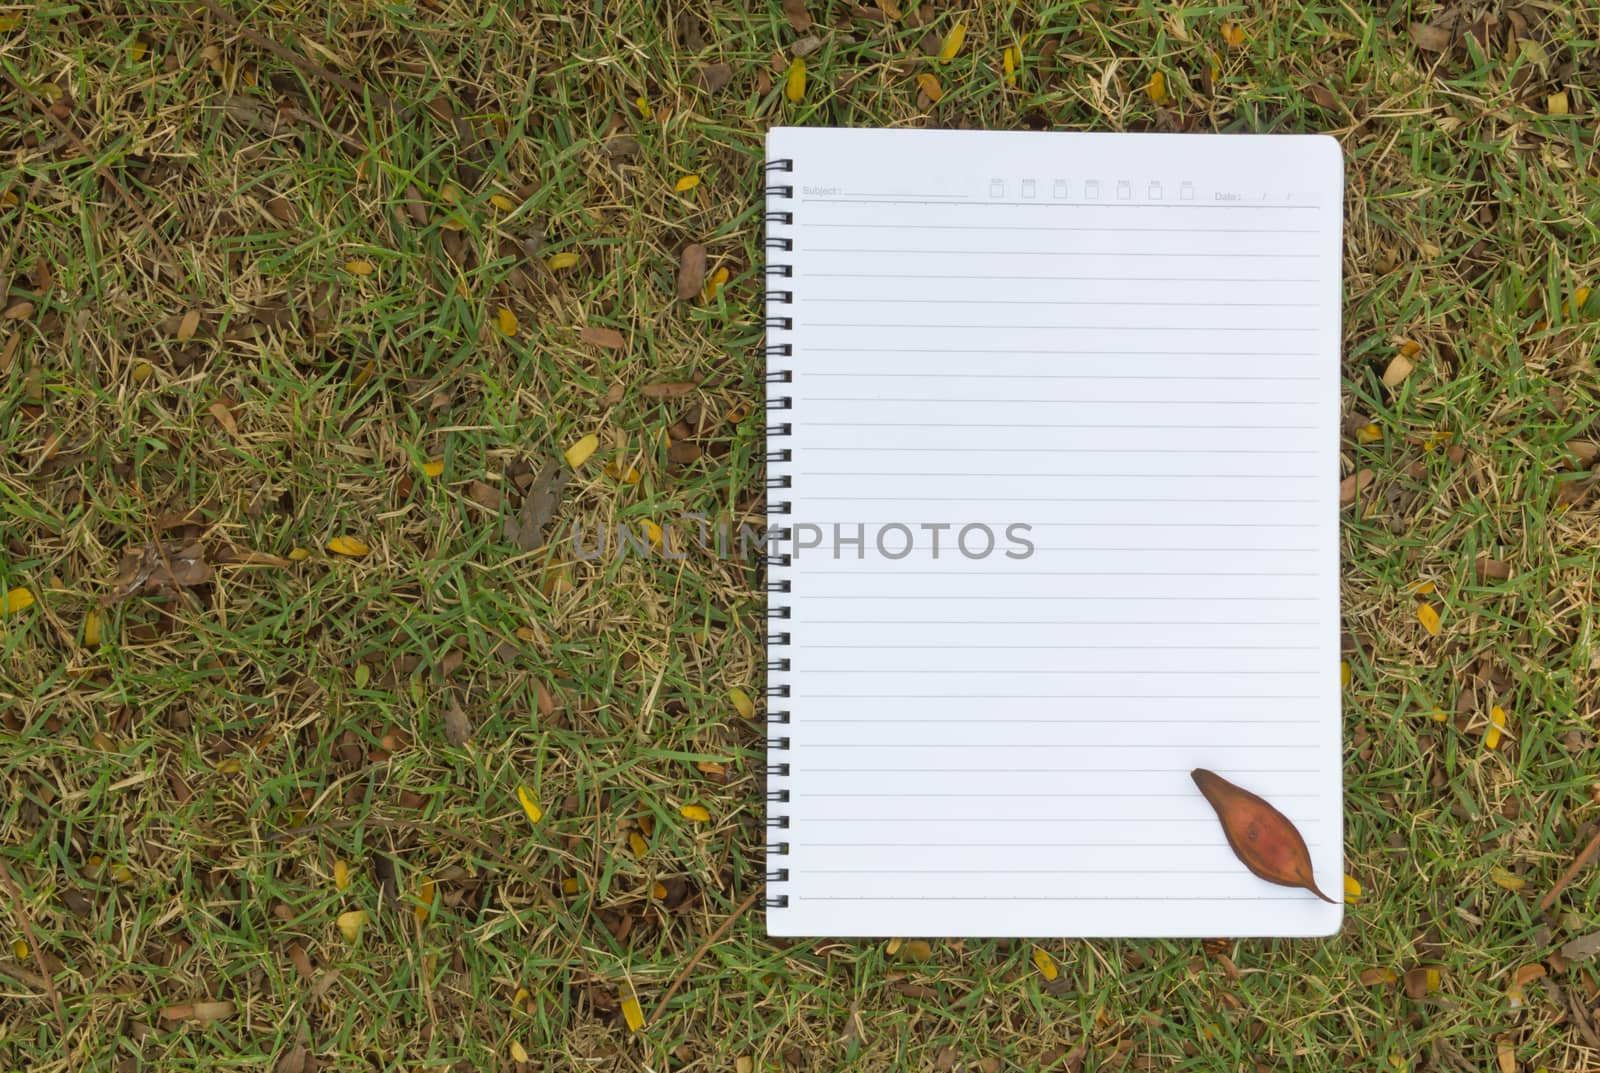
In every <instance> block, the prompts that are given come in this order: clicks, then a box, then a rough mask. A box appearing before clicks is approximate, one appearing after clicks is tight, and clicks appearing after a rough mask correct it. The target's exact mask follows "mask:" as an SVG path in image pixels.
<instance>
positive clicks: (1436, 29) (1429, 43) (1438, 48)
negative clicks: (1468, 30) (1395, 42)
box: [1411, 22, 1453, 52]
mask: <svg viewBox="0 0 1600 1073" xmlns="http://www.w3.org/2000/svg"><path fill="white" fill-rule="evenodd" d="M1452 37H1453V35H1452V34H1451V33H1450V31H1449V30H1446V29H1445V28H1444V27H1442V26H1435V25H1433V24H1431V23H1423V22H1413V23H1412V24H1411V43H1412V44H1414V45H1416V46H1417V47H1418V48H1419V49H1421V50H1422V51H1424V52H1444V51H1445V50H1446V49H1448V48H1449V47H1450V43H1451V40H1452Z"/></svg>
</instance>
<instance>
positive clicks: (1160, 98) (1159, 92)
mask: <svg viewBox="0 0 1600 1073" xmlns="http://www.w3.org/2000/svg"><path fill="white" fill-rule="evenodd" d="M1144 91H1145V93H1147V94H1149V96H1150V99H1151V100H1152V101H1153V102H1155V103H1156V104H1166V103H1167V100H1168V97H1167V76H1166V74H1165V72H1162V71H1157V72H1156V73H1155V74H1153V75H1151V76H1150V82H1149V84H1148V85H1146V86H1145V87H1144Z"/></svg>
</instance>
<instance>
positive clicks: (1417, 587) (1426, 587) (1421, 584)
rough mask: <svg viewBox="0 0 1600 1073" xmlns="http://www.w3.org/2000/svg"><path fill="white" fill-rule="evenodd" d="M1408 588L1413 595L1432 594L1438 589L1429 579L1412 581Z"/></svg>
mask: <svg viewBox="0 0 1600 1073" xmlns="http://www.w3.org/2000/svg"><path fill="white" fill-rule="evenodd" d="M1409 588H1410V591H1411V595H1413V596H1432V595H1433V594H1434V593H1436V592H1438V591H1439V586H1438V585H1436V584H1434V583H1433V582H1431V581H1413V582H1412V583H1411V585H1410V586H1409Z"/></svg>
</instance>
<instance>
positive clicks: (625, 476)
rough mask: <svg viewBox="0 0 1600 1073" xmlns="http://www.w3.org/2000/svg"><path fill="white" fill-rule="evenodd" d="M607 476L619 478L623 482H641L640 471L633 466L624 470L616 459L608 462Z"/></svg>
mask: <svg viewBox="0 0 1600 1073" xmlns="http://www.w3.org/2000/svg"><path fill="white" fill-rule="evenodd" d="M606 476H607V477H612V478H614V479H616V480H619V481H621V482H622V483H623V484H638V483H639V471H638V470H637V469H635V468H634V467H632V466H629V467H628V468H627V469H626V470H624V469H623V468H622V466H621V465H619V464H618V463H617V461H616V460H615V459H613V460H611V461H610V462H607V463H606Z"/></svg>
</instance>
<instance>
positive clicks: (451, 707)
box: [444, 692, 472, 746]
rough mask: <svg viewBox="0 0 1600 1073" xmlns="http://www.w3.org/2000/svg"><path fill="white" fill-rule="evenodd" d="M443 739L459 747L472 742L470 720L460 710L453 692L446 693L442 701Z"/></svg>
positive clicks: (459, 703)
mask: <svg viewBox="0 0 1600 1073" xmlns="http://www.w3.org/2000/svg"><path fill="white" fill-rule="evenodd" d="M444 737H445V740H446V741H448V742H449V743H450V744H451V745H456V746H461V745H465V744H467V743H468V742H469V741H471V740H472V720H471V719H468V718H467V713H466V712H465V711H463V710H462V708H461V702H460V701H458V700H456V695H455V693H454V692H450V693H447V694H446V695H445V701H444Z"/></svg>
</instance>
